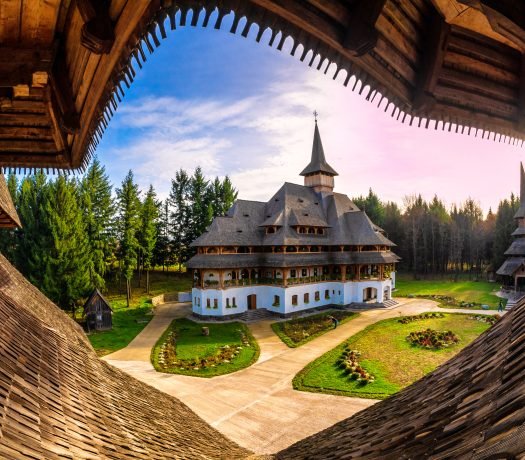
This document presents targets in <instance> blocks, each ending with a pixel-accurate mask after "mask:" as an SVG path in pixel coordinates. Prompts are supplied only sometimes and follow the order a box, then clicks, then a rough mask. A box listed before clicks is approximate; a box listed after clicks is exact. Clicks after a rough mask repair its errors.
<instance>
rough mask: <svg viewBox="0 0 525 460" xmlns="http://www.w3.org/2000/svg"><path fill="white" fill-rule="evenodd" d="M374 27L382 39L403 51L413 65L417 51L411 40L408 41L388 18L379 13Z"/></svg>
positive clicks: (406, 58)
mask: <svg viewBox="0 0 525 460" xmlns="http://www.w3.org/2000/svg"><path fill="white" fill-rule="evenodd" d="M376 27H377V29H378V30H379V32H380V33H381V34H382V35H383V37H384V39H385V40H387V41H388V42H389V43H390V44H391V45H392V46H393V47H394V48H396V49H397V50H398V51H400V52H401V53H403V57H404V58H405V60H406V61H408V62H409V63H410V64H412V65H415V64H416V63H417V61H418V60H419V53H418V51H417V48H416V47H415V46H414V44H413V42H410V41H409V40H407V39H406V38H405V36H404V35H403V34H402V33H401V32H400V31H399V29H398V28H397V27H396V26H394V24H392V22H390V20H389V19H388V18H387V17H386V16H384V15H380V16H379V18H377V23H376Z"/></svg>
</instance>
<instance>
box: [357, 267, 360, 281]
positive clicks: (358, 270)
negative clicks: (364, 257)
mask: <svg viewBox="0 0 525 460" xmlns="http://www.w3.org/2000/svg"><path fill="white" fill-rule="evenodd" d="M357 281H361V265H358V266H357Z"/></svg>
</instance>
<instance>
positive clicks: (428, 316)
mask: <svg viewBox="0 0 525 460" xmlns="http://www.w3.org/2000/svg"><path fill="white" fill-rule="evenodd" d="M444 317H445V315H444V314H443V313H421V314H420V315H413V316H403V318H400V319H399V320H398V322H400V323H401V324H408V323H411V322H413V321H422V320H424V319H434V318H444Z"/></svg>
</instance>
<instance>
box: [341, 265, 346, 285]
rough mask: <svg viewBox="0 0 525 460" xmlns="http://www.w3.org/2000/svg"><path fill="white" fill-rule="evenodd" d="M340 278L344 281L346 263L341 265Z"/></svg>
mask: <svg viewBox="0 0 525 460" xmlns="http://www.w3.org/2000/svg"><path fill="white" fill-rule="evenodd" d="M341 280H342V281H343V283H344V282H345V281H346V265H341Z"/></svg>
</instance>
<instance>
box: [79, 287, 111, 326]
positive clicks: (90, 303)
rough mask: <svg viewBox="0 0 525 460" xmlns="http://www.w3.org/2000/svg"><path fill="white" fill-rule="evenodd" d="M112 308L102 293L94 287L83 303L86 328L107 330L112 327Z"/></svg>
mask: <svg viewBox="0 0 525 460" xmlns="http://www.w3.org/2000/svg"><path fill="white" fill-rule="evenodd" d="M112 315H113V310H112V309H111V306H110V305H109V302H108V301H107V300H106V299H105V298H104V296H103V295H102V293H101V292H100V291H99V290H98V289H95V290H94V291H93V292H92V293H91V295H90V296H89V299H87V301H86V303H85V304H84V317H85V319H86V328H87V330H88V332H90V331H107V330H109V329H111V328H112V327H113V317H112Z"/></svg>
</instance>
